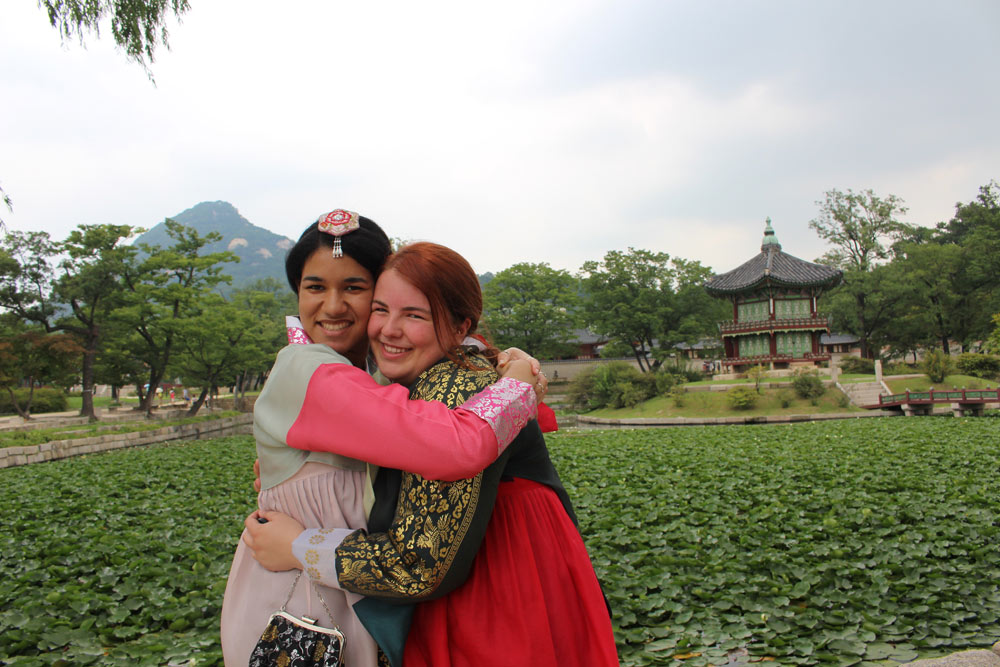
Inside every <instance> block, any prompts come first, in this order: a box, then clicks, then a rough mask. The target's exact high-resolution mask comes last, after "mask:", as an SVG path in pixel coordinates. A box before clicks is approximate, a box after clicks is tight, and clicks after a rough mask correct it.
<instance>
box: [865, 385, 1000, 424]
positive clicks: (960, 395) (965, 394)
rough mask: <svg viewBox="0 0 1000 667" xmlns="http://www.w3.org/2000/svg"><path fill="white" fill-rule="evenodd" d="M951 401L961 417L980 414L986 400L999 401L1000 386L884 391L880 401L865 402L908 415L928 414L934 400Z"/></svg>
mask: <svg viewBox="0 0 1000 667" xmlns="http://www.w3.org/2000/svg"><path fill="white" fill-rule="evenodd" d="M940 403H949V404H951V410H952V412H954V413H955V415H956V416H958V417H963V416H966V415H972V416H976V417H981V416H982V414H983V409H984V407H985V406H986V404H987V403H1000V388H997V389H951V390H947V391H943V390H936V389H933V388H931V389H930V391H910V390H909V389H907V390H906V391H905V392H904V393H902V394H883V395H882V396H879V397H878V403H876V404H873V405H866V406H865V407H866V408H868V409H869V410H897V411H899V412H902V413H903V414H905V415H906V416H912V415H928V414H930V413H931V409H932V408H933V407H934V405H935V404H940Z"/></svg>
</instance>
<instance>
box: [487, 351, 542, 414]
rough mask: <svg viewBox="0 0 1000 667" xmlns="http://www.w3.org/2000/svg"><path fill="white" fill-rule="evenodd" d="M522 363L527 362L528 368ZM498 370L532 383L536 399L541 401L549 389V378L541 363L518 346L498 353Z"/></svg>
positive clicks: (503, 375)
mask: <svg viewBox="0 0 1000 667" xmlns="http://www.w3.org/2000/svg"><path fill="white" fill-rule="evenodd" d="M515 364H516V365H515ZM522 364H527V370H526V369H525V367H524V366H523V365H522ZM512 365H513V366H512ZM497 372H499V373H500V375H501V376H502V377H513V378H514V379H516V380H520V381H521V382H527V383H528V384H530V385H531V386H532V387H534V389H535V399H536V400H537V401H538V402H539V403H541V402H542V400H543V399H544V398H545V394H546V393H547V392H548V391H549V379H548V378H547V377H545V373H543V372H542V365H541V363H539V361H538V359H535V358H534V357H533V356H531V355H530V354H528V353H527V352H525V351H524V350H520V349H518V348H516V347H508V348H507V349H506V350H504V351H503V352H501V353H500V354H499V355H497Z"/></svg>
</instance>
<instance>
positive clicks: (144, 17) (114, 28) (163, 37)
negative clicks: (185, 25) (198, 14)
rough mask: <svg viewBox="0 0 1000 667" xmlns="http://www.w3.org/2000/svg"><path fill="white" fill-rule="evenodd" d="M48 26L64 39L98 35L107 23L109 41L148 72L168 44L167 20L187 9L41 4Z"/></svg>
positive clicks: (156, 2) (80, 1)
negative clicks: (109, 26)
mask: <svg viewBox="0 0 1000 667" xmlns="http://www.w3.org/2000/svg"><path fill="white" fill-rule="evenodd" d="M38 4H39V6H40V7H42V8H44V9H45V12H46V14H48V17H49V23H50V24H51V25H52V27H53V28H55V29H56V30H58V31H59V36H60V37H62V38H63V39H64V40H65V39H73V38H78V39H79V40H80V42H81V43H82V42H83V40H84V34H85V33H93V34H95V35H98V36H99V35H100V30H101V25H102V23H104V21H105V20H110V23H111V37H112V38H113V39H114V41H115V44H117V45H118V47H119V48H120V49H122V50H123V51H124V52H125V54H126V55H127V56H128V57H129V59H130V60H134V61H135V62H136V63H138V64H139V65H141V66H142V67H143V69H145V70H146V71H147V72H149V65H151V64H152V63H153V59H154V54H155V51H156V47H157V45H158V44H162V45H163V46H164V47H165V48H170V46H169V44H168V43H167V37H168V34H167V20H168V19H169V18H170V16H171V15H173V16H174V17H176V18H177V19H180V18H181V15H182V14H184V12H186V11H188V9H190V5H189V4H188V1H187V0H129V1H127V2H123V1H122V0H40V1H39V3H38Z"/></svg>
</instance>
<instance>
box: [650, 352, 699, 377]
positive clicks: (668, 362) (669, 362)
mask: <svg viewBox="0 0 1000 667" xmlns="http://www.w3.org/2000/svg"><path fill="white" fill-rule="evenodd" d="M657 370H658V372H660V373H669V374H670V375H674V376H676V377H679V378H684V380H685V381H686V382H697V381H699V380H704V379H705V374H704V373H703V372H702V371H701V369H700V368H691V367H690V366H688V363H687V361H685V360H684V359H683V358H681V357H668V358H667V359H664V360H663V363H662V364H661V365H660V367H659V368H658V369H657Z"/></svg>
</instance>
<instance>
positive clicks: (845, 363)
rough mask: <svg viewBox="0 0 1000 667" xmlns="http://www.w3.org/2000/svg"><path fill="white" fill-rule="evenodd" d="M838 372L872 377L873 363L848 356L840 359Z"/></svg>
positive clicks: (869, 360) (873, 371)
mask: <svg viewBox="0 0 1000 667" xmlns="http://www.w3.org/2000/svg"><path fill="white" fill-rule="evenodd" d="M840 370H841V371H843V372H844V373H857V374H864V375H872V374H873V373H875V362H874V361H872V360H871V359H862V358H861V357H855V356H850V355H849V356H846V357H841V358H840Z"/></svg>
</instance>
